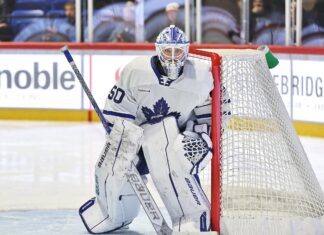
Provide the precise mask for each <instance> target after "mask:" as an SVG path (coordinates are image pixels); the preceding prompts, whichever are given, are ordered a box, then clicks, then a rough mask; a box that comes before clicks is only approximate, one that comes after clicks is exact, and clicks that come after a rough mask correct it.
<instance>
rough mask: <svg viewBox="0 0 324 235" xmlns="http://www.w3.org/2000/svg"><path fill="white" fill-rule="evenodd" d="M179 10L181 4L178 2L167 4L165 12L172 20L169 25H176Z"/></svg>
mask: <svg viewBox="0 0 324 235" xmlns="http://www.w3.org/2000/svg"><path fill="white" fill-rule="evenodd" d="M178 10H179V4H178V3H176V2H171V3H169V4H167V5H166V7H165V13H166V16H167V17H168V19H169V21H170V23H169V24H168V25H171V24H173V25H176V23H177V13H178Z"/></svg>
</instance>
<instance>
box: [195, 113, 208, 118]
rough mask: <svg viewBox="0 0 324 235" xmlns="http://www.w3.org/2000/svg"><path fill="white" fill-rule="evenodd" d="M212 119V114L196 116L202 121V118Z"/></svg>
mask: <svg viewBox="0 0 324 235" xmlns="http://www.w3.org/2000/svg"><path fill="white" fill-rule="evenodd" d="M210 117H211V113H206V114H201V115H196V118H198V119H200V118H210Z"/></svg>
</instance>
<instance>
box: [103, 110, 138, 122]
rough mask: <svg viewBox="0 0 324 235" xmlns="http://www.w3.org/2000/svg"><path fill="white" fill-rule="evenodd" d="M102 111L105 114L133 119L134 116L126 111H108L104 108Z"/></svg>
mask: <svg viewBox="0 0 324 235" xmlns="http://www.w3.org/2000/svg"><path fill="white" fill-rule="evenodd" d="M103 113H104V114H106V115H111V116H116V117H122V118H129V119H133V120H135V116H133V115H131V114H127V113H119V112H114V111H108V110H104V111H103Z"/></svg>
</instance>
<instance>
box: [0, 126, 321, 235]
mask: <svg viewBox="0 0 324 235" xmlns="http://www.w3.org/2000/svg"><path fill="white" fill-rule="evenodd" d="M104 138H105V132H104V129H103V128H102V127H101V124H99V123H84V122H82V123H81V122H80V123H76V122H69V123H67V122H14V121H1V122H0V187H1V192H0V234H1V235H15V234H22V235H25V234H26V235H31V234H37V235H39V234H40V235H42V234H67V235H68V234H69V235H70V234H71V235H73V234H76V235H77V234H87V231H86V229H85V228H84V226H83V225H82V222H81V220H80V219H79V216H78V208H79V206H80V205H82V204H83V203H84V202H85V201H87V200H88V199H89V198H91V197H93V195H94V180H93V177H94V164H95V162H96V160H97V156H98V155H99V153H100V151H101V148H102V147H103V144H104ZM301 142H302V144H303V146H304V148H305V151H306V153H307V155H308V157H309V160H310V162H311V164H312V166H313V169H314V171H315V173H316V175H317V177H318V180H319V182H320V184H321V186H322V188H324V139H320V138H309V137H307V138H306V137H303V138H301ZM152 193H153V196H155V197H156V196H157V195H156V192H152ZM158 204H159V205H160V206H162V203H161V201H160V199H158ZM163 212H164V213H165V214H166V211H165V209H163ZM167 219H168V218H167ZM168 221H169V220H168ZM116 234H154V230H153V227H152V225H150V222H149V220H148V219H147V218H146V216H145V213H144V212H143V211H141V213H140V216H139V217H138V218H136V219H135V220H134V223H132V224H131V226H130V229H128V230H123V231H120V232H119V233H116Z"/></svg>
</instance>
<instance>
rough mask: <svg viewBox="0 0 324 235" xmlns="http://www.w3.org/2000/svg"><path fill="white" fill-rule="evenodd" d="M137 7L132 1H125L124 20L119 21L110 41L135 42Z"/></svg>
mask: <svg viewBox="0 0 324 235" xmlns="http://www.w3.org/2000/svg"><path fill="white" fill-rule="evenodd" d="M135 7H136V6H135V4H134V2H132V1H127V2H126V3H125V6H124V8H123V18H122V21H120V22H117V25H116V27H115V29H114V30H113V31H112V33H111V35H110V37H109V38H108V41H110V42H135Z"/></svg>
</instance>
